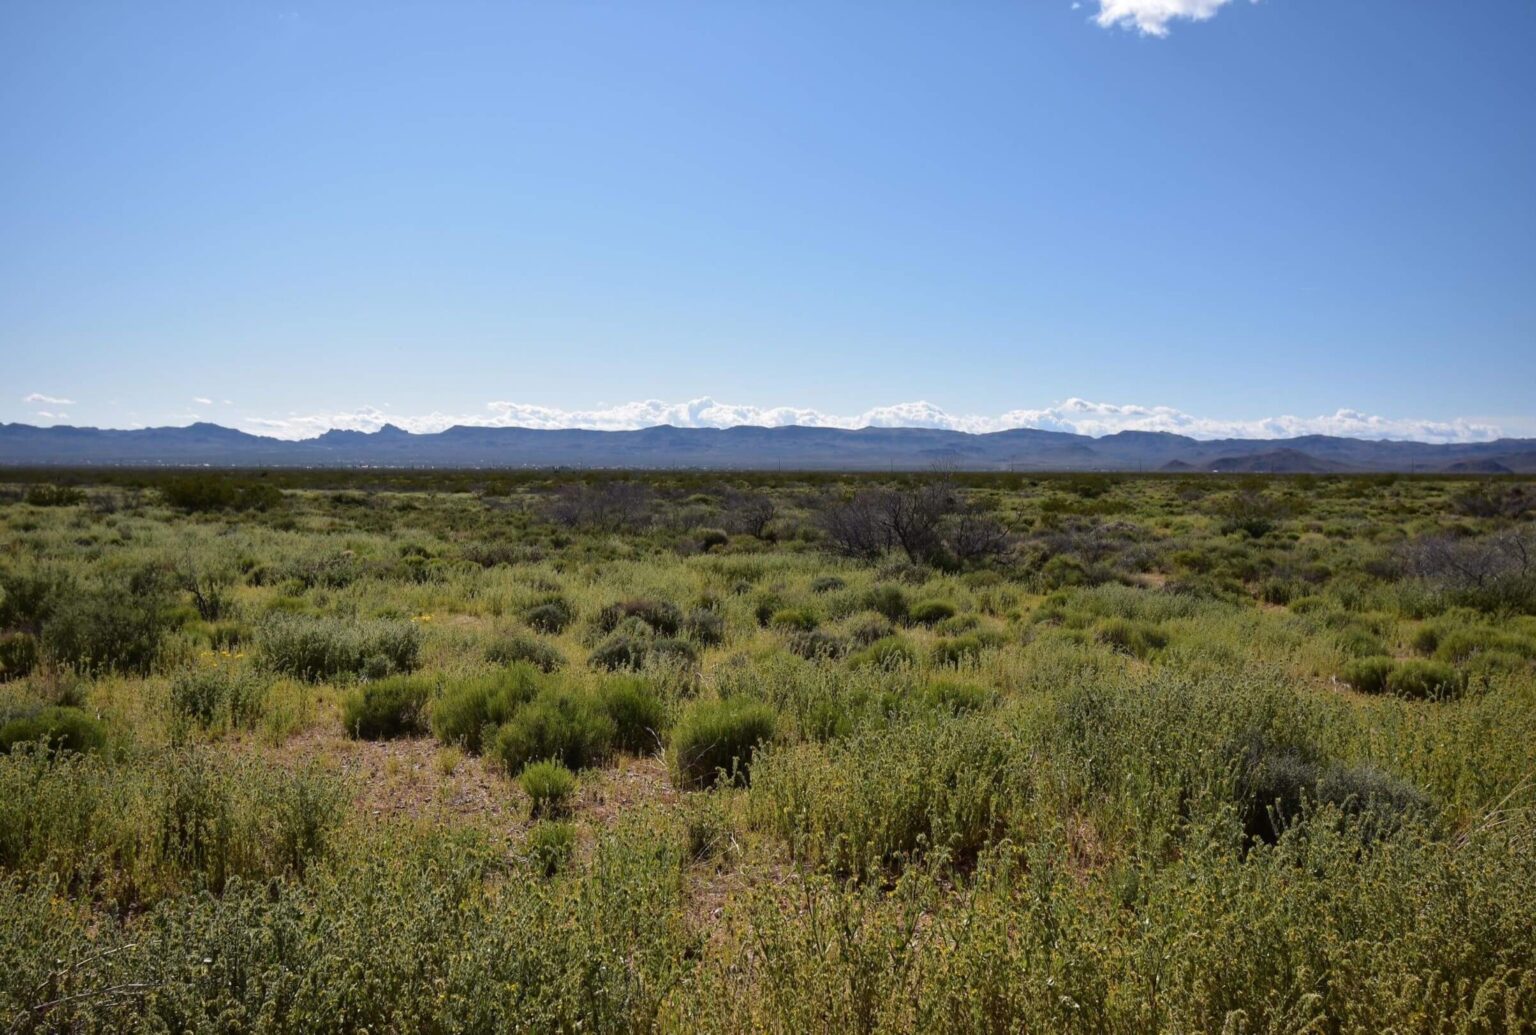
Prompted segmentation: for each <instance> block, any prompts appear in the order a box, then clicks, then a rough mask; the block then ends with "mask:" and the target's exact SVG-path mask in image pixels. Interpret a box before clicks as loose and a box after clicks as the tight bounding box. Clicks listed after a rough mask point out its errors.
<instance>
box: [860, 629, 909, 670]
mask: <svg viewBox="0 0 1536 1035" xmlns="http://www.w3.org/2000/svg"><path fill="white" fill-rule="evenodd" d="M848 664H849V665H851V666H853V667H854V668H878V669H884V670H886V671H888V672H889V671H894V670H896V669H901V668H913V667H915V666H916V665H917V651H916V650H914V649H913V648H912V645H911V644H909V643H907V641H906V640H904V639H902V638H901V637H900V636H887V637H886V638H885V639H883V640H876V641H875V642H874V643H871V644H870V645H869V646H868V647H865V648H864V649H863V650H861V651H859V652H858V653H857V654H855V655H853V656H852V657H850V658H849V659H848Z"/></svg>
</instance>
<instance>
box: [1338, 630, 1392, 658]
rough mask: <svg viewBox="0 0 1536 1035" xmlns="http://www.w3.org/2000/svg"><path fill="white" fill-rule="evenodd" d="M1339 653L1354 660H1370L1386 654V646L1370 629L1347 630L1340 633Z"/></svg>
mask: <svg viewBox="0 0 1536 1035" xmlns="http://www.w3.org/2000/svg"><path fill="white" fill-rule="evenodd" d="M1338 642H1339V651H1340V653H1343V654H1348V655H1349V656H1350V657H1353V658H1369V657H1375V656H1378V655H1382V654H1386V653H1387V647H1386V644H1384V643H1382V642H1381V638H1380V637H1379V636H1377V635H1376V634H1374V633H1372V632H1371V631H1369V630H1368V629H1345V630H1344V631H1343V632H1341V633H1339V640H1338Z"/></svg>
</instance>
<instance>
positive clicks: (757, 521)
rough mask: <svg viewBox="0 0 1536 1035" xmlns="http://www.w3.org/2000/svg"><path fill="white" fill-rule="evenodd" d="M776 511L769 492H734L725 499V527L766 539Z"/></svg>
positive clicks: (734, 531)
mask: <svg viewBox="0 0 1536 1035" xmlns="http://www.w3.org/2000/svg"><path fill="white" fill-rule="evenodd" d="M775 513H776V511H775V508H774V505H773V500H772V499H771V498H770V497H769V496H768V494H767V493H764V492H733V493H731V494H730V495H729V496H727V497H726V501H725V527H726V530H727V531H730V532H733V533H736V534H739V535H750V536H756V537H757V538H759V539H765V538H767V533H768V526H769V525H770V524H771V523H772V522H773V519H774V515H775Z"/></svg>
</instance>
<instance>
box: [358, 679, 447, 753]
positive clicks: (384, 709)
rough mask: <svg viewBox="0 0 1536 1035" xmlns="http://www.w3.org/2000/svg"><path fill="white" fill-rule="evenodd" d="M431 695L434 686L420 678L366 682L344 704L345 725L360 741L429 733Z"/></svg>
mask: <svg viewBox="0 0 1536 1035" xmlns="http://www.w3.org/2000/svg"><path fill="white" fill-rule="evenodd" d="M430 692H431V687H430V685H429V684H428V683H427V682H426V681H425V680H424V679H421V678H419V677H417V676H392V677H390V678H388V679H380V680H378V681H376V682H370V683H364V684H363V685H362V686H360V687H358V688H356V689H355V690H353V691H352V692H351V693H349V694H347V697H346V699H345V701H343V702H342V709H341V721H342V725H343V726H344V727H345V728H346V731H347V733H348V734H349V735H350V736H352V737H355V738H357V739H358V740H387V739H389V738H392V737H403V736H408V735H410V734H413V733H422V732H425V730H426V722H425V712H426V705H427V696H428V694H429V693H430Z"/></svg>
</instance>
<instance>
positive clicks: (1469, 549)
mask: <svg viewBox="0 0 1536 1035" xmlns="http://www.w3.org/2000/svg"><path fill="white" fill-rule="evenodd" d="M1397 560H1398V563H1399V565H1400V566H1401V568H1402V571H1403V574H1404V575H1406V576H1408V577H1410V578H1417V579H1422V580H1423V581H1424V582H1426V583H1428V584H1429V585H1431V586H1432V587H1434V588H1436V589H1439V590H1442V591H1444V592H1447V593H1449V594H1450V595H1451V596H1452V597H1453V599H1455V600H1456V601H1457V602H1458V603H1462V604H1466V605H1467V606H1470V607H1476V608H1480V609H1482V610H1485V611H1494V612H1500V611H1524V612H1536V530H1533V529H1531V528H1529V527H1521V528H1511V529H1506V530H1504V531H1502V532H1495V533H1493V534H1492V535H1486V536H1478V537H1475V538H1465V537H1457V536H1449V535H1436V536H1426V537H1424V538H1421V539H1416V540H1413V541H1412V542H1410V543H1407V544H1405V545H1404V546H1403V547H1402V548H1401V549H1400V550H1399V551H1398V555H1397Z"/></svg>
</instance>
